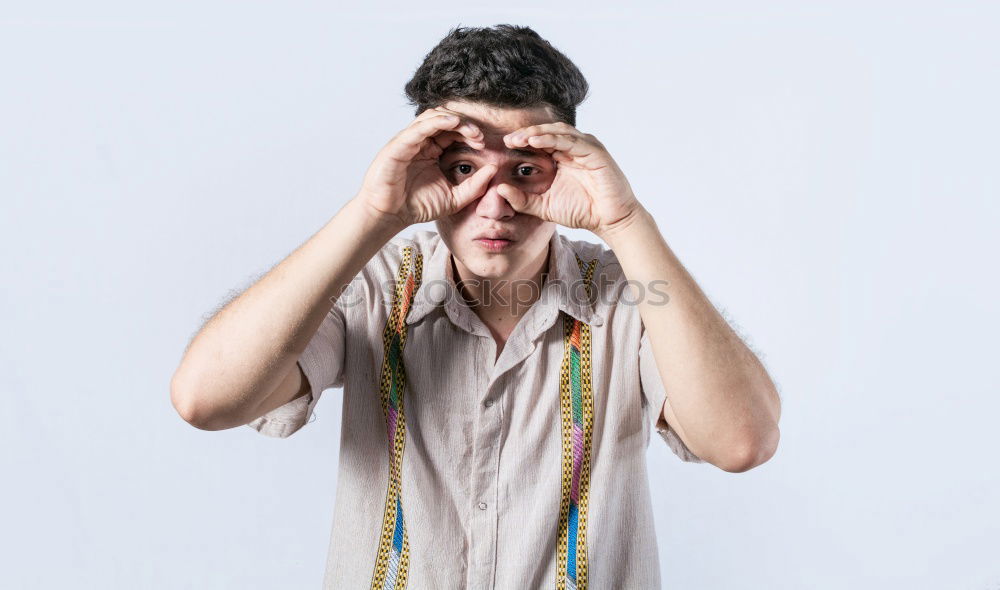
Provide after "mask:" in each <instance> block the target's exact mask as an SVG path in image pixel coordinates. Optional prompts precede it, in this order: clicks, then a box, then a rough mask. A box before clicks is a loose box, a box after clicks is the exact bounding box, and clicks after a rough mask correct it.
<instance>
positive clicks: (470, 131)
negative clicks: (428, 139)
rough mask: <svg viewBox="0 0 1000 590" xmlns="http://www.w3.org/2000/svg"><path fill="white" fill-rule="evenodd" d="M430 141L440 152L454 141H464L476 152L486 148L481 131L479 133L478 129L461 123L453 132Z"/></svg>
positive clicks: (436, 136)
mask: <svg viewBox="0 0 1000 590" xmlns="http://www.w3.org/2000/svg"><path fill="white" fill-rule="evenodd" d="M432 139H433V140H434V143H436V144H437V145H438V147H439V148H441V149H442V150H443V149H444V148H446V147H448V146H449V145H451V144H453V143H455V142H456V141H464V142H465V143H467V144H469V146H470V147H473V148H475V149H477V150H481V149H484V148H485V147H486V138H485V137H483V134H482V131H479V129H478V128H477V127H475V126H474V125H472V124H467V123H463V124H462V125H460V126H459V128H458V129H456V130H455V131H449V132H445V133H440V134H438V135H435V136H434V137H433V138H432Z"/></svg>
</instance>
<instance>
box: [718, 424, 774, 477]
mask: <svg viewBox="0 0 1000 590" xmlns="http://www.w3.org/2000/svg"><path fill="white" fill-rule="evenodd" d="M780 434H781V433H780V431H779V429H778V425H777V424H774V425H773V426H771V427H769V428H767V429H766V430H765V431H764V432H762V433H758V434H756V435H755V436H752V437H748V438H747V439H746V441H745V442H743V443H741V444H739V445H735V446H734V449H733V450H732V452H730V453H729V455H728V456H727V457H726V458H725V459H724V460H723V461H722V462H721V463H719V465H718V466H719V468H720V469H722V470H723V471H728V472H729V473H743V472H746V471H750V470H751V469H753V468H754V467H757V466H759V465H763V464H764V463H766V462H767V461H769V460H770V459H771V457H773V456H774V453H775V452H776V451H777V450H778V439H779V438H780Z"/></svg>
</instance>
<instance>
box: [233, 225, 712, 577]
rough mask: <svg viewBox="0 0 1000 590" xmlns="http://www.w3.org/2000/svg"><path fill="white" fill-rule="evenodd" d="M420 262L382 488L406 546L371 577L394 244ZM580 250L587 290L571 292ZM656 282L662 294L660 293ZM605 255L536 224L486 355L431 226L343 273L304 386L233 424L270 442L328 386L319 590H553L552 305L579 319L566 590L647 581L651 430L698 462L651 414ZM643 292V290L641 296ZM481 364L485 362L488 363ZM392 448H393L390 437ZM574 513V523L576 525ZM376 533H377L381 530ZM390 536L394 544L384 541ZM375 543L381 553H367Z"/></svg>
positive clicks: (637, 348)
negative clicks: (577, 537) (585, 415)
mask: <svg viewBox="0 0 1000 590" xmlns="http://www.w3.org/2000/svg"><path fill="white" fill-rule="evenodd" d="M407 246H409V247H411V248H413V251H414V252H415V253H419V254H420V255H421V257H422V258H421V259H422V280H421V282H420V284H419V288H417V289H416V293H415V295H414V298H413V303H412V305H411V306H410V307H409V313H408V315H406V318H405V324H406V330H407V334H406V337H405V345H404V347H403V355H402V356H403V365H404V366H405V384H406V385H405V390H404V391H405V393H404V395H403V398H402V399H403V414H404V415H405V434H404V435H403V436H404V440H405V443H404V446H403V449H404V452H403V453H402V459H401V471H400V472H399V474H400V475H399V481H400V482H401V483H400V489H399V492H398V494H399V498H400V503H399V505H401V507H402V509H401V511H400V512H401V513H402V514H403V515H405V535H406V541H407V549H408V551H407V553H406V554H405V555H406V559H405V561H406V563H405V567H406V569H407V572H406V574H405V576H403V578H401V579H399V580H395V582H396V583H397V586H393V585H392V584H393V582H394V580H393V579H392V577H393V576H395V575H398V573H399V571H398V570H399V567H400V564H399V563H395V564H394V565H390V566H389V567H390V568H395V569H391V571H390V572H389V575H388V577H386V578H385V582H384V583H383V582H382V581H381V580H382V577H379V576H375V575H374V574H375V571H376V561H377V559H378V557H379V555H380V547H382V546H384V545H385V544H386V540H385V535H384V534H383V528H384V527H383V519H384V518H386V522H388V517H386V516H385V515H386V514H387V511H388V508H387V506H389V504H390V503H391V504H392V505H393V506H396V505H397V504H396V503H395V502H392V501H390V500H389V498H390V496H391V494H389V491H390V479H391V477H390V468H391V465H390V462H391V461H390V455H391V451H390V445H389V434H388V432H390V431H391V429H387V420H388V418H387V411H386V410H384V409H383V405H382V402H381V394H380V379H381V377H382V371H383V365H382V363H383V357H384V356H385V352H384V351H385V341H384V339H383V336H384V330H385V326H386V322H387V320H388V319H389V316H390V311H391V307H392V303H393V301H392V299H393V298H392V292H393V289H394V285H395V282H396V278H397V274H398V271H399V268H400V265H401V264H402V262H403V258H404V250H403V249H404V247H407ZM576 256H579V257H580V259H582V260H583V261H584V262H588V261H591V260H594V259H596V266H595V270H594V272H593V275H592V281H591V284H592V285H593V288H592V290H593V293H594V296H593V297H591V298H589V299H588V298H587V297H586V296H584V295H581V292H582V291H581V290H579V289H577V290H576V291H574V289H573V288H572V285H573V284H574V283H573V282H574V281H575V282H576V284H580V283H581V281H582V279H581V276H582V275H581V269H580V267H579V266H578V264H577V261H576ZM661 291H662V289H661ZM641 292H642V289H637V288H635V287H633V286H632V285H627V283H626V278H625V276H624V274H623V272H622V268H621V265H620V264H619V262H618V261H617V258H616V256H615V254H614V252H613V251H612V250H610V249H608V248H606V247H605V246H603V245H601V244H595V243H591V242H587V241H577V240H570V239H569V238H567V237H566V236H563V235H561V234H559V233H558V231H556V232H554V233H553V235H552V239H551V241H550V243H549V275H548V279H547V280H546V281H545V283H544V285H543V287H542V289H541V294H540V297H539V299H538V300H537V301H536V302H535V303H534V304H533V305H532V306H531V308H530V309H529V310H528V312H527V313H526V315H525V316H523V317H522V318H521V320H520V321H519V322H518V324H517V326H516V327H515V329H514V331H513V332H512V333H511V335H510V337H509V339H508V341H507V343H506V345H505V346H504V347H503V349H502V351H501V354H500V355H499V358H498V357H497V355H496V342H495V341H494V339H493V337H492V335H491V334H490V331H489V329H488V328H487V327H486V326H485V324H484V323H483V322H482V321H481V320H480V319H479V317H478V316H477V315H476V314H475V313H474V312H473V311H472V310H471V309H470V308H469V307H468V306H467V305H466V304H465V303H464V302H463V301H462V298H461V297H460V295H459V294H458V292H457V289H456V288H455V285H454V277H453V276H452V265H451V258H450V252H449V250H448V248H447V246H446V245H445V243H444V242H443V241H442V240H441V239H440V236H439V235H438V234H437V233H435V232H432V231H417V232H416V233H415V234H414V235H413V236H411V237H401V236H397V237H395V238H393V239H392V240H390V241H389V243H387V244H386V245H385V246H384V247H383V248H382V249H381V250H380V251H379V252H378V253H377V254H376V255H375V256H374V257H373V258H372V259H371V260H370V261H369V262H368V263H367V264H366V266H365V267H364V269H363V270H362V272H361V273H359V275H358V276H357V277H356V278H355V280H354V281H352V282H351V283H350V285H349V286H348V288H347V289H346V290H345V291H344V293H343V294H342V295H341V297H340V298H339V299H338V301H337V303H336V304H335V305H334V306H333V307H332V309H331V310H330V313H329V314H327V316H326V318H325V319H324V320H323V323H322V324H321V325H320V327H319V329H318V331H317V332H316V334H315V336H314V337H313V338H312V339H311V341H310V342H309V343H308V346H307V347H306V349H305V351H304V352H303V354H302V356H301V357H300V359H299V364H300V365H301V366H302V370H303V372H304V373H305V376H306V378H307V379H308V381H309V385H310V387H311V391H312V393H311V394H310V395H306V396H303V397H300V398H298V399H295V400H292V401H290V402H288V403H287V404H285V405H283V406H281V407H279V408H277V409H275V410H273V411H271V412H269V413H267V414H265V415H264V416H261V417H260V418H257V419H256V420H254V421H252V422H250V423H249V424H248V426H250V427H252V428H254V429H255V430H257V431H259V432H260V433H262V434H265V435H268V436H275V437H287V436H289V435H291V434H293V433H294V432H296V431H298V430H299V429H300V428H301V427H302V426H303V425H304V424H306V423H307V422H309V418H310V417H311V416H312V413H313V410H314V408H315V407H316V403H317V402H318V401H319V398H320V394H321V393H322V392H323V391H324V390H326V389H329V388H340V387H342V388H343V399H342V401H343V414H342V420H343V422H342V434H341V445H340V462H339V472H338V480H337V491H336V503H335V507H334V520H333V530H332V534H331V541H330V548H329V553H328V558H327V563H326V573H325V578H324V588H370V587H372V586H373V581H375V580H379V583H378V584H377V585H378V587H380V588H381V587H384V588H393V587H402V583H403V582H404V578H405V585H406V587H408V588H413V589H425V588H448V589H452V588H471V589H476V590H479V589H487V588H501V589H507V588H511V589H514V588H517V589H521V588H551V587H561V588H571V587H572V580H565V579H564V580H563V581H562V583H557V572H560V571H565V567H563V568H561V569H560V561H559V557H558V555H557V553H558V551H559V550H560V547H559V530H560V527H561V526H562V525H561V523H560V515H561V510H562V511H564V510H565V506H562V507H561V497H562V495H563V494H564V492H563V490H564V489H565V484H566V480H565V479H563V478H562V476H561V470H562V468H563V467H564V464H563V459H562V453H563V451H564V445H563V438H562V437H563V434H562V430H561V428H562V423H561V419H560V409H561V406H560V371H561V365H562V362H563V355H564V338H563V335H564V333H563V328H562V321H561V320H560V317H561V316H560V313H559V312H560V311H562V312H565V313H566V314H569V316H571V317H572V318H575V319H578V320H581V321H583V322H586V323H587V324H589V325H590V326H591V340H590V354H591V359H592V361H591V384H592V385H591V386H592V400H593V401H592V403H593V414H592V425H591V427H590V428H591V439H590V440H591V452H590V454H589V457H588V459H589V467H590V470H589V491H588V493H587V503H586V508H585V509H582V510H581V511H580V512H581V513H582V514H583V515H584V516H585V517H586V518H583V519H581V520H579V521H578V526H582V527H585V531H584V532H585V535H584V537H582V538H584V541H583V543H584V545H585V548H586V551H585V552H583V553H581V552H578V553H577V554H576V555H575V557H573V558H572V559H575V560H576V561H575V562H572V561H571V563H576V564H577V567H578V568H583V569H584V570H585V571H581V570H579V569H578V570H577V571H576V575H578V576H581V575H582V576H583V578H582V582H583V583H581V584H580V586H579V587H580V588H583V587H590V588H600V589H604V588H643V589H646V588H659V587H660V570H659V557H658V552H657V542H656V535H655V532H654V526H653V510H652V503H651V498H650V489H649V481H648V476H647V471H646V449H647V447H648V445H649V441H650V438H651V436H650V433H651V431H653V430H655V431H656V433H657V435H658V436H657V437H656V438H658V439H659V440H662V441H664V442H665V443H666V444H667V445H668V446H669V448H670V449H671V450H672V451H673V452H674V453H675V454H676V455H677V456H678V457H680V459H681V460H684V461H691V462H698V463H701V462H703V461H702V460H701V459H700V458H698V457H696V456H695V455H694V454H693V453H691V451H690V450H689V449H688V448H687V446H686V445H685V444H684V442H683V441H682V440H681V439H680V438H679V437H678V436H677V434H676V432H675V431H674V430H673V429H671V428H669V427H668V425H667V424H666V422H665V421H663V420H662V419H661V418H660V412H661V410H662V408H663V402H664V399H665V395H666V393H665V391H664V388H663V385H662V382H661V380H660V377H659V373H658V371H657V368H656V366H655V363H654V360H653V356H652V350H651V348H650V345H649V338H648V336H647V335H646V334H645V332H644V327H643V325H642V322H641V318H640V316H639V311H638V306H637V305H636V304H635V300H636V296H637V294H639V293H641ZM645 296H656V295H653V294H651V293H650V292H649V291H648V289H647V290H646V293H645ZM494 359H495V360H494ZM396 448H399V447H398V446H397V447H396ZM579 523H582V524H579ZM385 528H386V530H387V531H388V526H386V527H385ZM398 541H399V539H396V540H395V542H397V543H398ZM383 548H384V547H383Z"/></svg>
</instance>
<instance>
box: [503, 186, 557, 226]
mask: <svg viewBox="0 0 1000 590" xmlns="http://www.w3.org/2000/svg"><path fill="white" fill-rule="evenodd" d="M497 192H499V193H500V196H501V197H503V198H504V199H507V202H508V203H510V206H511V208H512V209H514V210H515V211H517V212H518V213H524V214H525V215H533V216H535V217H539V218H541V219H544V220H546V221H548V220H549V219H548V217H547V216H546V215H545V210H546V208H547V207H546V202H547V199H546V195H544V194H534V193H526V192H524V191H522V190H521V189H519V188H517V187H516V186H513V185H510V184H506V183H504V184H501V185H498V186H497Z"/></svg>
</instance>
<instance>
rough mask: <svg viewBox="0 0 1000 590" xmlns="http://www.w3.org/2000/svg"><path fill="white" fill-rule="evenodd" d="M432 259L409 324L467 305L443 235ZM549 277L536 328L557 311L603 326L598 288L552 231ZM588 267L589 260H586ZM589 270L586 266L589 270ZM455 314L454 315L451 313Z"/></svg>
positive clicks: (565, 242)
mask: <svg viewBox="0 0 1000 590" xmlns="http://www.w3.org/2000/svg"><path fill="white" fill-rule="evenodd" d="M433 244H434V246H433V250H432V252H431V255H430V257H429V258H428V259H427V260H426V261H425V262H424V264H423V276H422V277H421V281H420V287H419V288H418V289H417V292H416V293H415V294H414V299H413V305H412V306H411V307H410V312H409V313H408V314H407V316H406V323H407V324H408V325H413V324H415V323H417V322H419V321H420V320H422V319H423V318H424V317H425V316H426V315H427V314H428V313H430V312H431V311H433V310H434V309H435V308H437V307H441V306H444V305H458V306H465V303H464V302H463V301H462V298H461V296H460V295H459V293H458V289H457V288H456V287H455V282H454V276H453V271H452V264H451V252H450V251H449V250H448V247H447V246H446V245H445V243H444V240H442V239H441V236H440V235H436V236H435V237H434V241H433ZM548 252H549V274H548V277H547V278H546V281H545V284H544V285H543V286H542V291H541V294H540V295H539V298H538V300H537V301H535V303H534V304H533V305H532V307H533V308H534V307H536V306H538V307H540V308H541V309H540V310H537V313H536V314H535V315H534V317H535V318H536V320H535V321H536V325H538V324H540V323H543V322H546V319H547V318H548V319H553V318H551V317H549V316H554V315H555V314H554V312H555V311H557V310H561V311H564V312H566V313H567V314H569V315H570V316H572V317H573V318H575V319H578V320H580V321H582V322H584V323H587V324H594V325H598V326H599V325H601V324H603V323H604V318H603V317H601V316H600V315H598V314H597V312H596V309H595V304H594V302H595V300H596V298H597V294H596V293H595V292H594V291H596V289H595V288H594V287H593V286H592V287H591V296H590V297H589V298H588V297H587V295H586V293H587V290H586V289H585V288H584V287H583V283H582V281H583V273H581V272H580V266H579V264H578V263H577V254H576V252H575V251H574V249H573V247H572V245H571V244H570V243H569V240H568V239H567V238H566V237H565V236H563V235H561V234H560V233H559V232H558V231H553V232H552V237H551V238H550V239H549V251H548ZM583 262H584V264H585V265H586V264H587V263H589V260H584V261H583ZM585 268H586V267H585ZM598 270H599V269H595V272H594V273H593V276H592V277H591V283H593V282H594V280H596V278H597V274H598V272H597V271H598ZM449 315H451V314H449Z"/></svg>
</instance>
